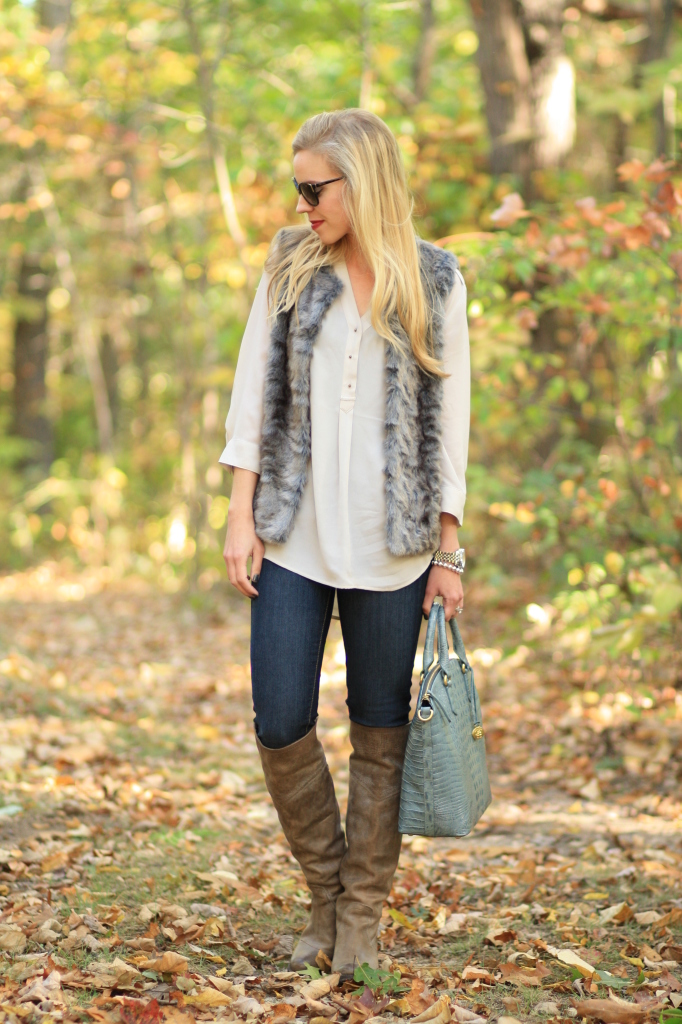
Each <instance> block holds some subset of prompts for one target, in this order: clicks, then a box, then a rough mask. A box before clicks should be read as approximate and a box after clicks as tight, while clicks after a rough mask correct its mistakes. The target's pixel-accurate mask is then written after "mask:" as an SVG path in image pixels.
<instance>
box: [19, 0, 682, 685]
mask: <svg viewBox="0 0 682 1024" xmlns="http://www.w3.org/2000/svg"><path fill="white" fill-rule="evenodd" d="M435 10H436V21H437V24H436V33H435V35H434V37H433V39H432V40H431V42H432V43H433V51H432V55H431V58H430V65H429V72H430V76H429V82H428V88H427V92H426V95H425V96H423V97H418V96H417V95H416V93H415V88H416V83H415V80H414V74H415V71H414V67H415V65H414V56H415V52H416V51H417V50H418V48H419V46H420V45H422V43H423V42H424V39H423V38H422V36H421V32H422V29H423V26H422V25H421V24H420V17H419V13H418V11H417V10H416V7H415V5H406V4H397V5H396V4H371V3H369V4H365V5H362V10H361V7H360V6H358V5H357V4H355V3H350V2H342V3H330V2H329V0H315V2H314V3H308V4H305V5H301V4H294V3H291V2H290V0H275V2H274V3H271V4H268V5H263V4H262V3H260V2H256V0H239V2H238V3H235V4H231V5H230V6H229V9H228V7H227V5H225V3H224V2H222V0H208V2H197V0H189V2H188V3H186V4H182V5H168V4H160V3H158V2H156V0H138V2H135V3H126V2H124V3H120V2H118V0H117V2H114V0H89V2H88V3H83V2H82V0H74V2H73V6H72V11H71V14H72V17H71V21H70V25H69V30H68V34H67V38H66V48H65V60H64V62H63V67H61V66H60V64H59V60H58V59H57V57H58V53H57V50H58V42H57V37H56V36H54V37H53V36H51V35H50V33H49V31H48V30H46V29H45V28H44V27H42V26H41V25H40V22H39V14H40V10H39V5H38V4H33V5H31V4H30V3H29V2H22V3H20V2H18V0H17V2H15V0H8V2H7V3H5V4H4V5H3V7H2V9H1V10H0V221H1V222H2V231H1V232H0V467H2V473H1V474H0V544H1V550H2V552H3V564H4V565H5V566H20V565H23V564H25V563H27V562H31V561H35V560H39V559H41V558H45V557H51V558H57V559H59V558H65V559H69V558H70V559H77V560H78V561H79V562H81V563H83V564H85V565H105V566H108V567H109V569H110V571H111V572H112V574H115V575H119V574H122V573H125V572H129V571H135V572H137V573H140V574H143V575H146V576H148V577H151V578H154V579H155V580H157V581H158V582H159V583H160V584H161V585H162V586H164V587H165V588H166V589H168V590H170V591H173V590H176V589H178V588H179V587H180V586H182V585H184V584H185V582H186V581H190V583H191V584H192V585H193V586H197V587H198V588H199V589H200V590H203V591H209V590H210V589H211V587H212V586H213V585H214V584H215V583H216V582H217V581H218V580H220V579H221V578H222V577H223V574H224V567H223V565H222V560H221V556H220V548H221V543H222V534H223V531H224V528H225V520H226V513H227V507H228V498H227V496H226V493H225V492H226V490H227V487H228V486H229V482H228V481H227V480H224V478H223V472H222V470H221V469H220V468H219V467H218V465H217V458H218V456H219V453H220V450H221V447H222V443H221V442H222V438H221V432H222V423H223V420H224V416H225V413H226V411H227V407H228V404H229V395H230V389H231V387H232V381H233V375H234V368H235V364H236V358H237V354H238V350H239V344H240V339H241V336H242V331H243V327H244V324H245V322H246V318H247V316H248V312H249V306H250V303H251V300H252V297H253V293H254V289H255V287H256V285H257V282H258V278H259V275H260V273H261V268H262V265H263V262H264V259H265V256H266V253H267V248H268V243H269V241H270V239H271V237H272V236H273V234H274V233H275V231H276V230H277V229H278V228H279V227H280V226H282V225H283V224H285V223H289V222H291V221H292V220H293V218H294V199H295V196H294V193H293V190H292V188H291V184H290V174H291V167H290V140H291V137H292V135H293V133H294V132H295V130H296V128H297V127H298V125H299V124H300V122H301V121H302V120H303V119H304V118H305V117H307V116H308V115H310V114H312V113H314V112H316V111H318V110H320V109H324V108H334V107H342V106H352V105H355V104H357V102H358V99H359V96H360V89H361V83H362V81H363V69H364V70H365V71H369V77H370V78H371V90H370V96H369V105H370V107H371V109H373V110H375V111H376V112H377V113H379V114H380V115H381V116H382V117H384V118H385V119H386V121H387V123H388V124H389V125H390V127H391V128H392V130H393V131H394V132H395V134H396V137H397V138H398V141H399V145H400V148H401V152H402V154H403V158H404V161H405V164H406V167H407V170H408V176H409V181H410V186H411V188H412V190H413V192H414V195H415V200H416V213H417V223H418V228H419V230H420V232H421V233H422V234H423V235H424V236H425V237H429V238H432V239H441V241H442V242H443V243H444V244H449V245H450V246H451V247H452V248H453V250H454V251H455V252H456V253H457V255H458V256H459V258H460V260H461V263H462V267H463V270H464V273H465V276H466V279H467V284H468V288H469V298H470V305H469V313H470V325H471V339H472V366H473V383H474V387H473V424H472V438H471V454H470V467H469V473H468V481H469V499H468V504H467V512H466V525H465V531H464V540H465V543H466V544H467V547H468V548H469V552H470V559H469V566H470V568H469V572H470V576H469V577H468V578H469V579H471V580H473V581H474V583H475V584H476V586H477V587H478V588H479V594H481V595H482V596H483V597H484V599H485V602H486V604H487V605H488V607H489V608H490V609H491V610H492V611H494V610H495V609H496V608H501V607H506V608H507V609H511V610H512V611H513V610H516V611H517V613H518V614H517V618H516V620H515V627H519V626H521V627H522V628H523V630H525V632H524V640H525V641H526V642H527V643H535V642H537V643H545V642H547V643H549V644H551V645H553V646H554V648H555V655H556V657H557V659H558V660H561V659H563V658H566V659H569V658H571V659H572V658H576V657H578V658H581V657H587V658H592V659H593V660H597V661H598V660H599V659H603V658H604V656H608V657H611V658H625V659H630V660H634V661H635V662H636V663H639V664H641V665H644V664H646V663H648V662H652V661H654V660H656V659H658V658H659V657H660V656H661V652H662V650H664V649H671V648H672V647H673V646H674V644H675V642H676V641H675V637H676V635H677V633H676V631H677V630H678V628H679V620H680V614H679V613H680V607H682V580H681V576H680V558H681V556H682V551H681V547H680V540H679V538H680V530H681V528H682V513H681V510H680V504H681V502H682V483H681V473H682V443H681V436H680V418H679V394H680V375H681V374H682V321H681V317H680V302H681V296H680V276H681V274H682V269H681V268H682V263H681V259H682V257H680V252H682V239H681V238H680V230H681V228H680V205H679V196H680V179H679V169H678V168H676V167H673V168H667V167H666V166H665V165H664V164H662V163H660V162H659V163H657V164H656V165H653V166H652V167H651V168H649V170H647V169H646V168H645V165H644V162H645V161H648V160H649V159H650V158H651V157H652V156H653V155H655V154H654V153H653V148H652V147H653V145H654V142H653V129H652V125H653V121H654V119H653V118H652V116H651V115H652V111H654V109H655V108H656V107H657V105H658V103H659V101H660V97H661V94H662V90H664V89H667V90H668V93H667V94H666V95H668V96H669V95H670V88H672V89H673V93H672V95H673V96H675V95H676V93H675V82H676V81H677V75H678V68H679V49H680V45H681V44H680V40H679V39H678V37H677V34H676V32H677V30H676V29H675V30H673V32H672V34H671V40H670V43H671V45H670V47H669V50H668V52H667V54H666V56H665V57H664V58H661V59H660V60H656V61H650V62H648V63H647V64H646V65H643V64H640V63H638V60H639V56H638V48H637V47H636V46H632V45H631V37H630V36H628V33H630V32H631V30H632V31H634V34H635V35H637V33H638V32H639V31H640V29H641V22H640V21H639V20H638V19H637V18H635V17H634V16H633V18H632V19H631V24H630V23H629V22H628V21H623V20H622V19H620V20H618V21H617V22H616V23H611V22H609V21H608V19H606V18H601V17H600V18H596V17H595V18H592V17H591V16H590V15H589V14H588V13H587V12H585V11H583V10H582V9H581V10H580V11H578V9H577V8H572V7H571V8H567V10H566V12H565V18H566V20H565V25H564V37H565V41H566V48H567V54H568V56H569V57H570V58H571V59H572V61H573V63H574V65H575V68H576V72H577V81H578V119H579V121H578V137H577V143H576V147H575V151H574V154H573V155H572V156H571V158H570V161H569V164H568V166H567V167H566V168H565V169H564V170H562V171H561V172H559V171H543V172H538V173H537V174H536V175H535V176H534V179H533V180H534V189H535V193H536V196H537V199H536V201H535V203H534V205H533V206H532V208H531V209H530V210H523V209H522V208H520V207H519V206H516V207H514V208H513V204H512V206H510V205H509V204H510V202H511V200H510V195H511V194H512V190H513V188H514V187H515V183H514V182H513V181H509V180H506V179H504V180H495V179H494V178H493V177H492V176H491V175H490V174H489V173H488V170H487V164H486V149H487V141H486V130H485V117H484V114H485V111H484V107H483V94H482V90H481V87H480V81H479V74H478V69H477V65H476V56H475V53H476V49H477V46H478V42H479V41H478V40H477V38H476V35H475V33H474V32H473V30H472V25H471V18H470V12H469V7H468V5H467V4H466V3H465V2H464V0H442V2H440V3H439V4H438V5H436V8H435ZM363 11H364V14H363ZM569 11H570V12H571V13H570V14H569ZM363 18H364V21H363ZM57 35H58V33H57ZM638 38H641V37H639V36H638ZM429 45H431V43H429ZM364 81H365V83H366V82H367V81H368V78H367V75H365V79H364ZM624 124H627V126H628V133H629V135H628V137H629V145H630V147H631V149H632V152H633V153H636V154H638V155H639V157H640V158H641V160H642V161H643V162H640V161H639V160H637V159H631V160H630V161H629V162H628V163H627V164H625V165H624V168H623V170H622V173H621V177H620V182H619V183H618V184H617V186H616V187H615V188H614V186H613V174H614V167H613V159H612V155H611V154H610V150H611V149H612V148H613V147H612V145H611V142H610V141H608V140H611V139H613V138H615V137H616V136H617V135H618V131H619V127H622V126H623V125H624ZM226 179H227V181H229V183H230V190H229V191H228V189H227V188H226ZM219 180H220V181H221V182H222V187H221V188H220V189H219V188H218V181H219ZM588 191H591V192H594V194H595V195H596V196H598V197H599V200H598V201H597V199H591V198H584V196H585V195H586V193H587V192H588ZM612 192H615V193H616V194H615V195H611V193H612ZM577 197H583V198H578V201H577V202H576V198H577ZM500 203H502V207H501V210H502V214H501V215H500V214H499V212H498V213H496V214H495V216H494V217H493V216H492V215H493V213H494V211H495V207H496V206H499V204H500ZM521 205H522V204H521ZM448 240H449V241H448ZM26 255H31V256H32V257H35V258H36V259H37V260H38V264H39V267H40V268H41V272H42V273H43V274H44V275H46V277H47V278H48V280H49V295H48V300H47V313H48V329H49V336H50V351H49V357H48V361H47V367H46V387H47V395H46V398H45V401H44V403H43V406H44V408H43V411H44V413H45V414H46V416H47V417H48V419H49V421H50V423H51V424H52V426H53V430H54V456H55V457H54V461H53V464H52V466H51V468H50V470H49V472H47V473H45V472H43V471H42V470H41V469H40V467H39V466H38V465H33V464H32V463H31V459H32V458H33V457H35V454H36V450H35V446H32V443H31V442H29V441H26V440H22V439H20V438H18V437H16V436H14V434H13V427H12V421H13V409H12V398H13V389H14V384H15V382H14V378H13V363H12V347H13V333H14V330H15V326H16V323H17V321H18V320H19V319H21V318H22V317H23V318H27V317H28V318H34V319H35V317H36V316H37V314H38V313H39V309H38V308H37V306H36V301H35V299H31V298H30V296H27V295H24V294H20V293H19V288H18V281H19V277H20V274H19V271H20V266H21V264H22V260H23V259H24V257H25V256H26ZM107 415H108V416H109V417H110V419H111V423H112V428H113V429H112V433H111V438H109V437H108V436H107V426H106V420H107ZM523 617H525V620H524V621H523V622H521V621H520V620H521V618H523ZM527 620H529V621H527ZM517 632H518V630H517Z"/></svg>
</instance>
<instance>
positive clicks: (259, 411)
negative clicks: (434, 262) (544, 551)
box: [220, 263, 470, 590]
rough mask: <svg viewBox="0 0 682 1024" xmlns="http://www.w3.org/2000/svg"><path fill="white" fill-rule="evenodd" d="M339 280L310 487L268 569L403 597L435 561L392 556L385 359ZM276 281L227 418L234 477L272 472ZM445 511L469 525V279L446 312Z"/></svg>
mask: <svg viewBox="0 0 682 1024" xmlns="http://www.w3.org/2000/svg"><path fill="white" fill-rule="evenodd" d="M334 270H335V272H336V273H337V274H338V276H339V277H340V278H341V281H342V282H343V285H344V287H343V291H342V292H341V294H340V295H339V296H338V298H337V299H336V300H335V301H334V302H333V304H332V305H331V306H330V308H329V311H328V312H327V314H326V316H325V318H324V320H323V321H322V325H321V328H320V333H319V334H318V337H317V339H316V341H315V347H314V349H313V357H312V366H311V379H310V416H311V434H312V454H311V459H310V463H309V466H308V481H307V484H306V487H305V489H304V492H303V496H302V498H301V504H300V506H299V509H298V512H297V514H296V518H295V519H294V525H293V528H292V531H291V534H290V535H289V538H288V540H287V541H286V542H285V543H284V544H266V546H265V557H266V558H268V559H270V560H271V561H272V562H276V563H277V565H281V566H283V567H284V568H285V569H290V570H291V571H292V572H296V573H298V574H299V575H301V576H305V577H307V578H308V579H311V580H315V581H316V582H318V583H325V584H327V585H328V586H332V587H340V588H347V587H357V588H359V589H362V590H398V589H399V588H400V587H405V586H407V585H408V584H409V583H412V582H413V581H414V580H416V579H417V578H418V577H419V576H421V574H422V573H423V572H424V571H425V570H426V568H427V566H428V564H429V562H430V560H431V554H432V552H426V553H425V554H421V555H407V556H404V557H398V556H396V555H392V554H391V553H390V551H389V550H388V547H387V546H386V528H385V518H386V501H385V496H384V473H383V467H384V455H383V440H384V408H385V379H384V374H385V370H384V349H385V342H384V341H383V339H382V338H380V337H379V336H378V335H377V333H376V331H375V330H374V328H373V327H372V325H371V322H370V313H369V311H367V313H365V315H364V316H362V317H361V316H360V315H359V313H358V309H357V306H356V304H355V299H354V297H353V289H352V287H351V283H350V278H349V277H348V270H347V269H346V264H345V263H340V264H337V265H336V266H335V268H334ZM268 284H269V279H268V276H267V275H264V276H263V278H262V280H261V282H260V285H259V287H258V291H257V293H256V298H255V300H254V303H253V307H252V309H251V315H250V316H249V320H248V323H247V325H246V331H245V332H244V338H243V341H242V345H241V349H240V352H239V359H238V361H237V370H236V373H235V378H234V387H233V390H232V401H231V404H230V410H229V413H228V415H227V421H226V424H225V432H226V439H227V444H226V447H225V450H224V451H223V453H222V455H221V456H220V462H221V463H222V465H224V466H227V467H228V468H239V469H249V470H251V471H252V472H253V473H258V472H260V438H261V426H262V417H263V390H264V381H265V370H266V364H267V357H268V349H269V341H270V322H269V320H268V299H267V290H268ZM443 364H444V368H445V370H446V372H447V373H448V374H449V375H450V376H449V377H446V378H445V380H444V393H443V411H442V426H443V433H442V501H441V510H442V511H443V512H450V513H452V515H454V516H456V517H457V519H458V520H459V522H460V523H461V522H462V515H463V509H464V500H465V496H466V486H465V479H464V474H465V470H466V464H467V449H468V443H469V393H470V382H469V381H470V371H469V333H468V328H467V319H466V285H465V284H464V279H463V278H462V275H461V274H460V272H459V271H457V272H456V273H455V284H454V287H453V289H452V292H451V293H450V296H449V298H448V300H447V303H446V307H445V319H444V324H443Z"/></svg>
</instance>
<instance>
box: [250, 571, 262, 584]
mask: <svg viewBox="0 0 682 1024" xmlns="http://www.w3.org/2000/svg"><path fill="white" fill-rule="evenodd" d="M259 579H260V573H259V572H257V573H255V574H254V575H253V576H252V577H251V583H252V584H253V586H254V587H255V586H256V584H257V583H258V580H259Z"/></svg>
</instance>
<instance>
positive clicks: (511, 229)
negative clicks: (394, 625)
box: [453, 164, 682, 663]
mask: <svg viewBox="0 0 682 1024" xmlns="http://www.w3.org/2000/svg"><path fill="white" fill-rule="evenodd" d="M623 174H624V175H625V174H630V175H636V176H637V177H638V178H643V179H644V181H645V182H646V180H647V179H648V180H649V182H650V184H649V185H648V188H647V190H645V191H644V192H643V193H642V195H641V196H640V197H638V198H636V199H635V198H624V199H621V200H619V201H618V202H617V203H611V204H605V205H604V206H601V207H600V206H599V205H598V204H597V203H596V202H595V200H593V199H590V200H580V201H578V202H573V201H572V200H571V201H566V202H565V203H563V204H562V205H561V207H559V208H558V209H551V210H550V209H548V208H546V207H544V208H543V207H539V208H538V209H536V210H532V211H530V212H528V211H525V212H524V213H523V216H522V217H521V218H518V219H517V220H516V221H515V223H508V224H507V226H506V230H505V231H504V232H500V234H499V235H496V236H494V237H493V238H489V237H487V238H485V239H483V240H481V241H473V242H466V243H463V244H462V245H461V246H460V247H459V249H458V252H459V255H460V259H461V262H462V265H463V268H464V272H465V276H466V278H467V282H468V286H469V291H470V294H472V295H474V296H475V297H476V298H475V300H474V301H473V302H472V303H471V304H470V317H471V341H472V363H473V368H474V389H473V414H472V441H471V453H470V461H471V467H470V471H469V480H470V498H469V501H468V507H467V515H468V516H469V519H470V520H472V525H471V529H472V530H473V532H474V535H475V541H474V543H473V544H472V549H473V552H474V559H473V566H472V568H473V572H474V573H476V575H477V577H478V578H479V579H482V580H483V581H485V583H486V584H488V586H489V587H490V588H491V592H492V591H494V594H496V595H499V598H498V599H499V600H500V601H505V600H508V593H509V589H510V588H514V587H517V588H522V586H523V584H522V581H523V577H524V576H525V577H526V578H527V579H532V580H533V581H534V589H535V595H536V596H534V597H533V599H532V600H530V601H528V602H527V606H526V607H527V617H528V619H529V620H530V622H531V627H530V629H527V631H526V633H525V638H526V639H527V640H537V641H542V640H543V638H545V639H551V641H552V642H553V643H554V644H555V645H556V650H555V659H557V660H561V659H562V658H563V657H566V658H574V657H576V656H582V655H587V656H589V657H594V658H603V657H604V655H605V654H607V655H608V656H609V657H611V658H618V657H620V656H623V655H627V656H630V657H632V658H634V659H635V660H636V661H643V662H644V663H646V662H647V661H648V660H652V659H656V658H657V657H658V656H659V654H660V648H659V643H660V641H664V642H665V641H668V642H670V641H671V640H672V637H673V635H674V631H675V630H676V629H677V627H678V624H679V609H680V607H681V606H682V573H681V565H682V545H681V544H680V527H681V526H682V456H681V454H680V453H681V452H682V448H681V447H680V445H681V441H682V435H681V431H680V422H679V414H678V413H676V411H675V410H676V409H677V408H678V406H679V395H680V384H681V383H682V331H681V329H680V324H681V321H680V278H679V276H678V271H677V268H678V267H679V262H678V252H679V247H680V244H681V241H682V239H681V233H682V232H681V227H682V223H681V221H682V199H681V198H680V192H679V183H678V179H676V178H675V177H673V176H671V175H673V172H672V170H671V169H666V168H665V167H663V166H662V165H661V164H657V165H653V166H652V167H651V168H650V169H649V171H646V169H645V168H644V166H643V165H641V166H638V165H636V164H633V165H626V167H625V168H624V169H623ZM510 203H512V201H511V200H510V199H509V198H507V199H506V200H505V202H504V203H503V205H502V207H501V208H500V212H499V216H498V218H497V219H498V223H499V222H500V221H504V218H505V216H506V215H508V216H509V217H511V216H512V215H509V214H508V211H509V209H510ZM512 205H513V204H512ZM505 211H507V213H506V214H505ZM453 244H454V245H455V247H456V245H457V243H456V240H455V241H454V243H453ZM471 307H474V308H473V310H472V308H471ZM491 597H493V594H492V593H491ZM493 599H494V598H493Z"/></svg>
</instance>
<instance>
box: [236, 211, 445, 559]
mask: <svg viewBox="0 0 682 1024" xmlns="http://www.w3.org/2000/svg"><path fill="white" fill-rule="evenodd" d="M285 230H286V229H285ZM283 234H284V232H280V235H283ZM298 237H299V238H300V234H299V236H298ZM278 241H279V244H281V245H285V246H286V245H291V244H292V243H293V244H296V240H295V239H294V238H286V237H285V238H283V239H280V240H278ZM419 256H420V261H421V272H422V279H423V281H424V285H425V288H426V292H427V295H430V296H431V301H432V302H433V305H434V309H435V315H434V325H433V345H434V351H435V354H436V355H437V356H438V357H440V356H441V353H442V347H443V331H442V321H443V308H444V303H445V300H446V299H447V297H448V295H449V294H450V292H451V290H452V287H453V285H454V282H455V269H456V267H457V259H456V258H455V257H454V256H453V255H452V253H449V252H446V251H445V250H443V249H439V248H437V247H436V246H435V245H431V244H430V243H429V242H422V241H420V242H419ZM342 290H343V284H342V282H341V280H340V279H339V278H338V277H337V276H336V274H335V273H334V272H333V271H332V270H331V269H330V268H326V267H324V268H322V269H321V270H320V271H318V273H317V274H316V275H315V276H314V277H313V278H312V280H311V281H310V282H309V284H308V285H307V286H306V287H305V289H304V290H303V292H302V293H301V297H300V299H299V303H298V322H297V321H296V315H295V314H294V313H293V312H292V311H288V312H286V313H280V315H279V316H278V317H277V320H276V322H275V325H274V327H273V329H272V334H271V338H270V352H269V356H268V365H267V370H266V375H265V394H264V402H263V433H262V438H261V474H260V480H259V482H258V487H257V488H256V494H255V498H254V517H255V522H256V532H257V534H258V536H259V537H260V538H261V539H262V540H263V541H265V542H266V543H273V544H283V543H284V541H286V539H287V538H288V537H289V534H290V533H291V529H292V527H293V523H294V518H295V516H296V512H297V511H298V507H299V505H300V502H301V496H302V494H303V489H304V487H305V485H306V482H307V479H308V462H309V459H310V453H311V426H310V365H311V359H312V353H313V346H314V344H315V339H316V338H317V335H318V333H319V330H320V326H321V324H322V320H323V318H324V316H325V314H326V313H327V310H328V309H329V307H330V306H331V304H332V303H333V302H334V300H335V299H336V298H337V296H338V295H339V294H340V293H341V291H342ZM396 329H397V332H398V333H399V334H402V335H403V338H404V345H403V348H402V350H399V349H397V348H396V347H395V346H394V345H391V344H389V343H388V342H387V343H386V416H385V434H384V475H385V493H386V543H387V546H388V549H389V551H390V552H391V554H393V555H417V554H421V553H423V552H427V551H432V550H433V549H434V548H436V547H437V546H438V542H439V539H440V505H441V447H440V445H441V408H442V402H443V382H442V379H441V378H439V377H431V376H429V374H426V373H424V371H423V370H422V369H421V367H420V366H419V365H418V363H417V362H416V360H415V359H414V356H413V355H412V350H411V347H410V343H409V339H408V338H407V337H406V336H405V335H404V333H403V331H402V329H401V328H400V327H399V325H397V326H396Z"/></svg>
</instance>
